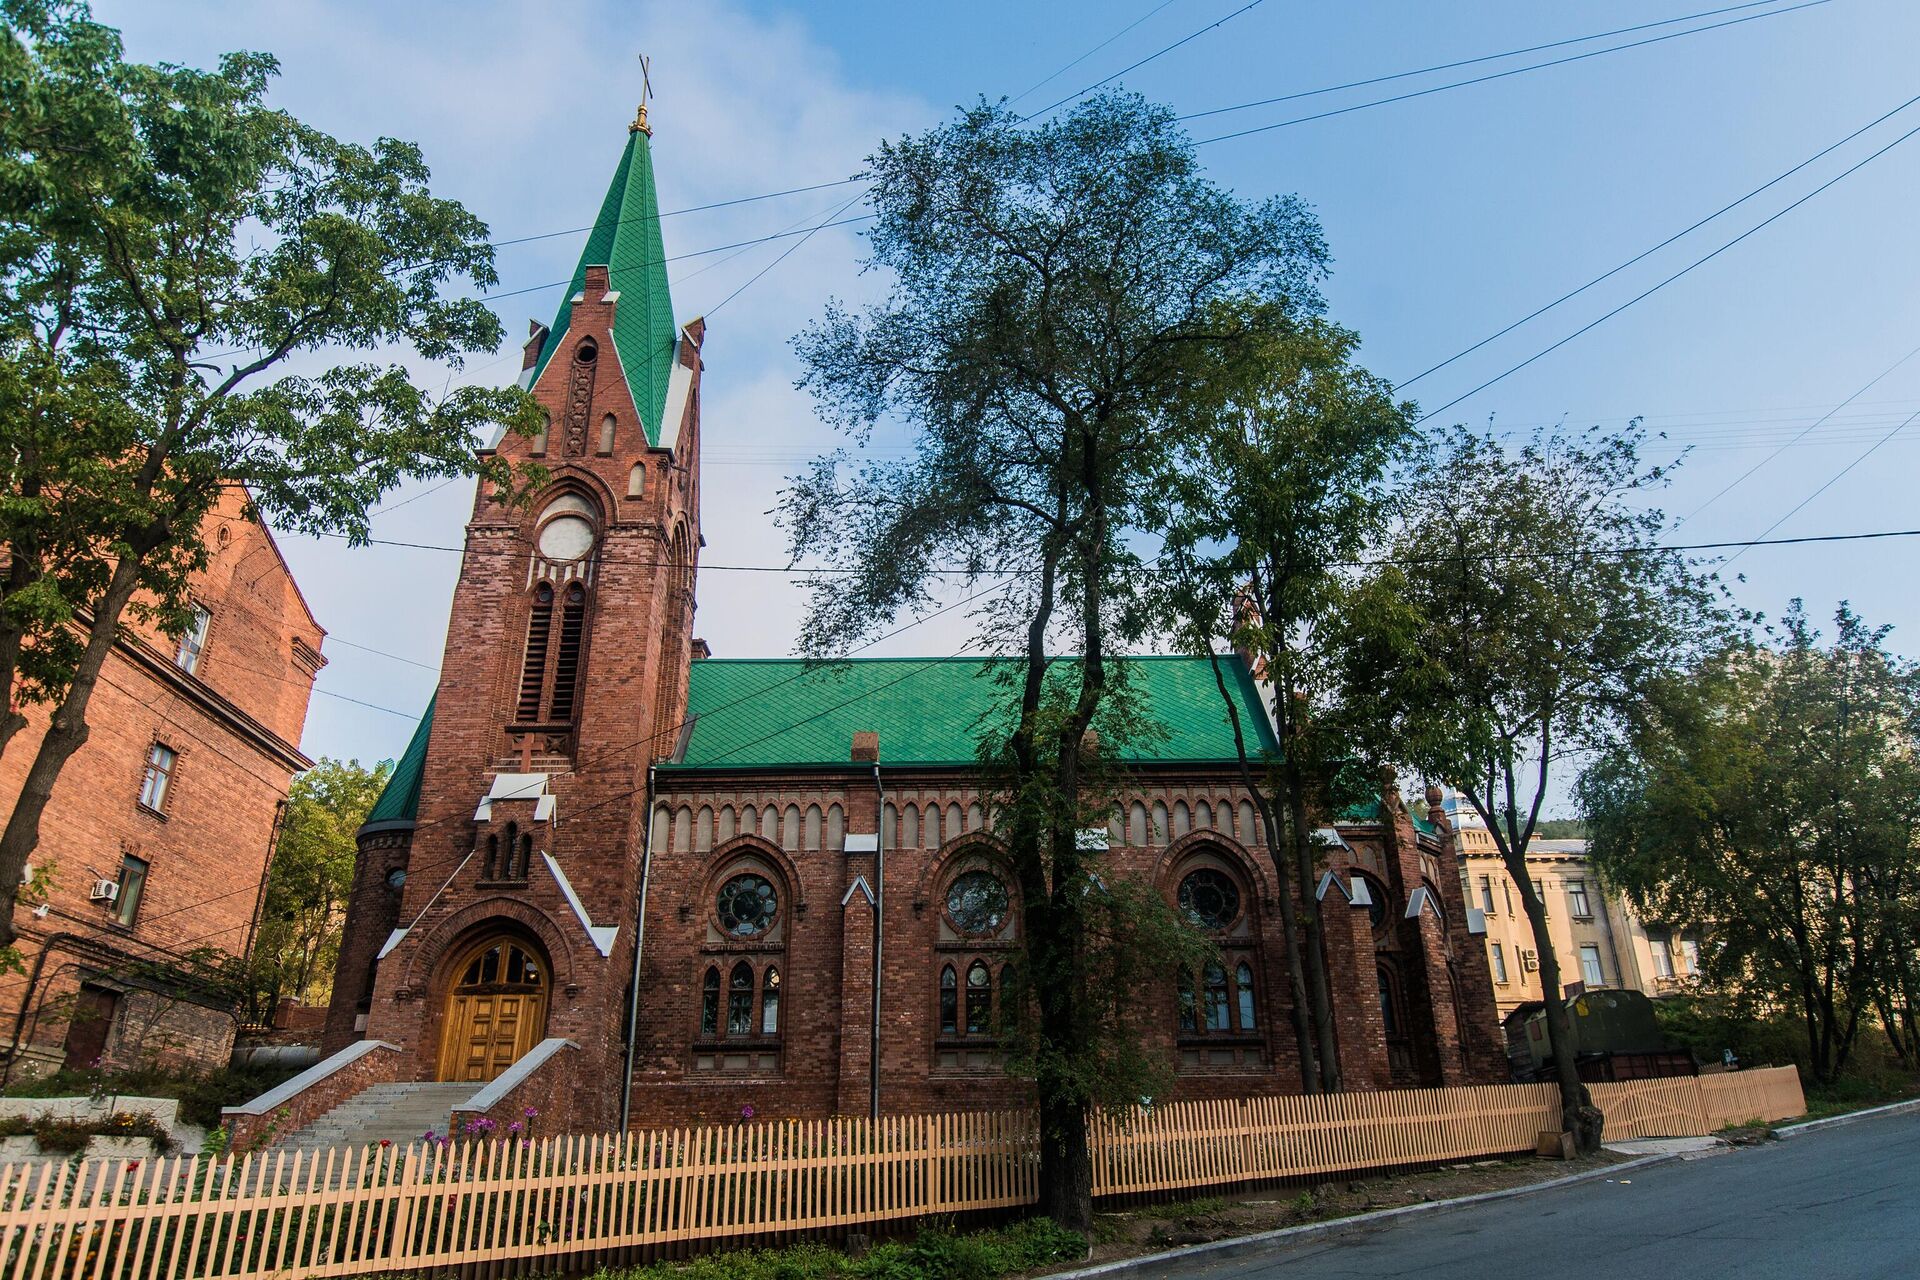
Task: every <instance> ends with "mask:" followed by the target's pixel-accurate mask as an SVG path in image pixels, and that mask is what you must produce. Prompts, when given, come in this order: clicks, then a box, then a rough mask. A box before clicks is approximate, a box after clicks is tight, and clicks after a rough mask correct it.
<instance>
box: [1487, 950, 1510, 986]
mask: <svg viewBox="0 0 1920 1280" xmlns="http://www.w3.org/2000/svg"><path fill="white" fill-rule="evenodd" d="M1487 945H1488V947H1489V948H1490V950H1489V954H1490V955H1491V956H1492V957H1493V980H1494V981H1495V982H1505V981H1506V980H1507V953H1506V951H1505V950H1503V949H1502V948H1501V946H1500V944H1499V943H1497V942H1492V943H1488V944H1487Z"/></svg>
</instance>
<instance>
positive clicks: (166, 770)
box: [140, 742, 180, 813]
mask: <svg viewBox="0 0 1920 1280" xmlns="http://www.w3.org/2000/svg"><path fill="white" fill-rule="evenodd" d="M179 758H180V757H179V755H178V753H176V752H175V751H174V749H173V748H172V747H169V746H167V745H166V744H165V743H163V742H156V743H154V744H153V745H152V746H151V747H149V748H147V771H146V773H145V774H144V775H143V776H142V777H141V779H140V804H141V807H143V808H147V809H151V810H153V811H154V812H155V813H165V812H166V811H167V790H168V788H169V787H171V786H172V785H173V767H174V765H175V764H176V763H177V762H178V761H179Z"/></svg>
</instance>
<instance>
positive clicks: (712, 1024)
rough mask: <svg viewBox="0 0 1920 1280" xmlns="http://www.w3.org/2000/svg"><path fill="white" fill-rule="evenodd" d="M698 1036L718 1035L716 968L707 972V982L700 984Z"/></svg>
mask: <svg viewBox="0 0 1920 1280" xmlns="http://www.w3.org/2000/svg"><path fill="white" fill-rule="evenodd" d="M700 1034H701V1035H703V1036H717V1035H719V1034H720V970H719V968H718V966H715V967H713V968H710V969H708V970H707V980H706V981H705V982H704V983H702V984H701V988H700Z"/></svg>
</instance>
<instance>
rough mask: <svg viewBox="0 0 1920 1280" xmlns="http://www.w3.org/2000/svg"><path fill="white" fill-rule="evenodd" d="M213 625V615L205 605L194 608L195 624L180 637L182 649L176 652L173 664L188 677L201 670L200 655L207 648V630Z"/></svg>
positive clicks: (197, 605)
mask: <svg viewBox="0 0 1920 1280" xmlns="http://www.w3.org/2000/svg"><path fill="white" fill-rule="evenodd" d="M212 623H213V614H212V613H211V612H209V611H208V610H207V607H206V606H205V605H199V604H196V605H194V606H193V623H192V625H191V626H189V627H188V628H187V630H186V631H185V633H183V634H182V635H181V637H180V647H179V648H178V649H177V650H175V651H174V655H173V664H174V665H175V666H176V667H179V668H180V669H181V670H182V671H184V672H186V673H187V674H188V675H192V674H194V673H195V672H196V671H198V670H199V669H200V655H201V654H202V653H204V652H205V651H206V648H207V628H208V627H209V626H210V625H212Z"/></svg>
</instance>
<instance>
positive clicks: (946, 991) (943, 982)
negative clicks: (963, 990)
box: [940, 965, 960, 1036]
mask: <svg viewBox="0 0 1920 1280" xmlns="http://www.w3.org/2000/svg"><path fill="white" fill-rule="evenodd" d="M940 1034H941V1035H946V1036H952V1035H958V1034H960V980H959V979H958V978H957V977H955V976H954V973H953V966H952V965H948V966H947V967H946V968H944V969H942V970H941V971H940Z"/></svg>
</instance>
